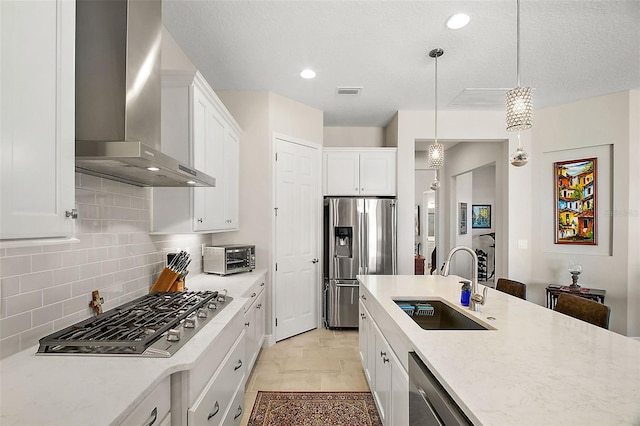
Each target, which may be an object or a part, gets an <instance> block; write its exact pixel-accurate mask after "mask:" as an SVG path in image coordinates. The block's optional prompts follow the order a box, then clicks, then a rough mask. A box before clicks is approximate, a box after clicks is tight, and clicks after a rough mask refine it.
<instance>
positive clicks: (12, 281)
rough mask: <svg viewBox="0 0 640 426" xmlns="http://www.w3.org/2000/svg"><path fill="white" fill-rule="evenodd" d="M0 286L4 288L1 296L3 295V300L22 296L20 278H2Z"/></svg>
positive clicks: (1, 290) (0, 290)
mask: <svg viewBox="0 0 640 426" xmlns="http://www.w3.org/2000/svg"><path fill="white" fill-rule="evenodd" d="M0 286H2V288H1V289H0V294H2V298H3V299H4V298H6V297H9V296H15V295H16V294H20V276H18V275H16V276H14V277H9V278H2V279H0ZM3 312H4V311H3Z"/></svg>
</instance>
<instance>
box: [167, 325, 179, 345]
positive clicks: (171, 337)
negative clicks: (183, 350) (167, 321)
mask: <svg viewBox="0 0 640 426" xmlns="http://www.w3.org/2000/svg"><path fill="white" fill-rule="evenodd" d="M167 340H168V341H169V342H177V341H179V340H180V330H176V329H175V328H172V329H171V330H169V331H167Z"/></svg>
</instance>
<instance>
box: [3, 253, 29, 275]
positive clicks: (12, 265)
mask: <svg viewBox="0 0 640 426" xmlns="http://www.w3.org/2000/svg"><path fill="white" fill-rule="evenodd" d="M29 272H31V256H10V257H3V258H2V259H0V276H1V277H2V278H4V277H12V276H14V275H23V274H28V273H29Z"/></svg>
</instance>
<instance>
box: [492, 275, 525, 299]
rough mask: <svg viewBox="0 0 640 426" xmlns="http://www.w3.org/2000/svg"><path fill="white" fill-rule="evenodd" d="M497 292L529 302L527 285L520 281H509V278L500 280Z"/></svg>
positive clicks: (497, 284)
mask: <svg viewBox="0 0 640 426" xmlns="http://www.w3.org/2000/svg"><path fill="white" fill-rule="evenodd" d="M496 290H498V291H501V292H503V293H508V294H510V295H512V296H515V297H519V298H520V299H524V300H527V286H526V284H523V283H521V282H518V281H513V280H509V279H507V278H498V282H497V283H496Z"/></svg>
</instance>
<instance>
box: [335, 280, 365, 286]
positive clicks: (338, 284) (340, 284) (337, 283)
mask: <svg viewBox="0 0 640 426" xmlns="http://www.w3.org/2000/svg"><path fill="white" fill-rule="evenodd" d="M359 286H360V285H359V284H342V283H340V282H337V281H336V287H359Z"/></svg>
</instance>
